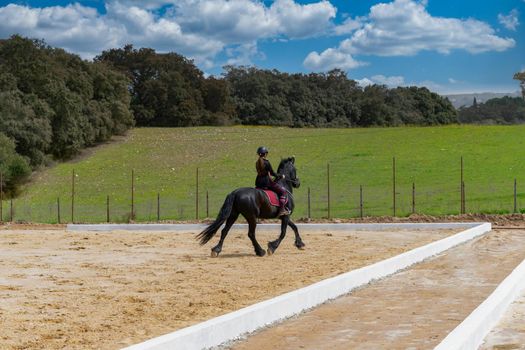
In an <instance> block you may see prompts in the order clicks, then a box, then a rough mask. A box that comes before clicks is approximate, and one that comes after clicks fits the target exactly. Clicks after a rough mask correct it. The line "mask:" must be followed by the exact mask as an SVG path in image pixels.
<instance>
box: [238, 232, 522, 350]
mask: <svg viewBox="0 0 525 350" xmlns="http://www.w3.org/2000/svg"><path fill="white" fill-rule="evenodd" d="M524 258H525V231H524V230H515V231H510V230H508V231H507V230H506V231H492V232H490V233H489V234H487V235H485V236H482V237H480V238H477V239H475V240H472V241H469V242H467V243H465V244H463V245H460V246H458V247H455V248H452V249H450V250H449V251H447V252H444V253H442V254H440V255H438V256H436V257H434V258H432V259H429V260H427V261H425V262H423V263H420V264H417V265H415V266H413V267H412V268H410V269H408V270H405V271H403V272H400V273H398V274H396V275H394V276H391V277H387V278H385V279H383V280H381V281H378V282H375V283H372V284H371V285H369V286H367V287H365V288H362V289H359V290H357V291H355V292H353V293H351V294H349V295H347V296H344V297H341V298H339V299H336V300H335V301H333V302H330V303H327V304H325V305H322V306H320V307H319V308H317V309H314V310H313V311H311V312H308V313H305V314H303V315H300V316H298V317H296V318H295V319H292V320H289V321H285V322H283V323H282V324H280V325H277V326H275V327H271V328H268V329H265V330H262V331H260V332H258V333H257V334H255V335H253V336H251V337H249V338H248V339H247V340H246V341H244V342H238V343H236V344H233V345H232V346H231V348H233V349H236V350H239V349H432V348H434V347H435V346H436V345H437V344H439V342H440V341H441V340H442V339H443V338H445V336H446V335H447V334H448V333H449V332H450V331H451V330H453V329H454V328H455V327H456V326H457V325H458V324H459V323H461V322H462V321H463V319H464V318H465V317H466V316H468V315H469V314H470V313H471V312H472V311H473V310H474V309H475V308H476V307H477V306H478V305H479V304H480V303H481V302H483V300H484V299H485V298H486V297H487V296H488V295H490V293H491V292H492V291H493V290H494V289H495V288H496V287H497V285H498V284H499V283H500V282H501V281H502V280H503V279H504V278H505V277H506V276H507V275H508V274H509V273H510V272H511V271H512V270H513V269H514V268H515V267H516V266H517V265H518V264H519V263H520V262H521V261H522V260H523V259H524Z"/></svg>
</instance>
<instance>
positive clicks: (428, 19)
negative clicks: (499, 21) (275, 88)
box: [305, 0, 516, 63]
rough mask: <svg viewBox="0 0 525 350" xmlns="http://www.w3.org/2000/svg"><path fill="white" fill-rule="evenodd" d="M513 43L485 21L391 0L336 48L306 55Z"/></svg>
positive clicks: (498, 47)
mask: <svg viewBox="0 0 525 350" xmlns="http://www.w3.org/2000/svg"><path fill="white" fill-rule="evenodd" d="M515 44H516V43H515V41H514V40H513V39H511V38H503V37H499V36H497V35H496V34H495V31H494V29H493V28H492V27H491V26H490V25H488V24H487V23H485V22H481V21H478V20H475V19H472V18H469V19H457V18H444V17H434V16H432V15H430V14H429V13H428V11H427V10H426V1H419V2H418V1H415V0H394V1H393V2H390V3H380V4H377V5H374V6H372V7H371V8H370V13H369V15H368V16H367V18H366V19H363V24H362V25H361V27H360V28H359V29H357V30H356V31H354V32H353V34H352V35H351V36H350V37H349V38H347V39H345V40H343V41H342V42H341V43H340V44H339V46H338V47H336V48H330V49H328V50H326V51H325V52H323V53H321V54H318V53H317V52H313V53H310V54H309V55H308V57H310V56H312V55H313V56H312V57H313V58H317V57H323V56H325V55H326V56H330V57H336V56H337V57H352V56H356V55H377V56H412V55H416V54H417V53H419V52H421V51H437V52H439V53H442V54H448V53H450V52H451V51H453V50H465V51H467V52H470V53H473V54H476V53H481V52H486V51H504V50H507V49H509V48H511V47H513V46H515ZM350 55H352V56H350ZM308 57H307V59H306V60H305V63H307V60H308Z"/></svg>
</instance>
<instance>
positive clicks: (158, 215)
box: [157, 192, 160, 221]
mask: <svg viewBox="0 0 525 350" xmlns="http://www.w3.org/2000/svg"><path fill="white" fill-rule="evenodd" d="M157 221H160V193H158V192H157Z"/></svg>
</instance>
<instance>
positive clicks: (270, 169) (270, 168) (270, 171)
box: [266, 161, 280, 178]
mask: <svg viewBox="0 0 525 350" xmlns="http://www.w3.org/2000/svg"><path fill="white" fill-rule="evenodd" d="M266 169H267V170H268V172H269V173H270V175H272V176H273V177H275V178H279V177H280V176H279V175H277V174H276V173H275V171H273V168H272V164H270V162H269V161H267V162H266Z"/></svg>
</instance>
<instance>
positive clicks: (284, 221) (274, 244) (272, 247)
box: [268, 215, 290, 255]
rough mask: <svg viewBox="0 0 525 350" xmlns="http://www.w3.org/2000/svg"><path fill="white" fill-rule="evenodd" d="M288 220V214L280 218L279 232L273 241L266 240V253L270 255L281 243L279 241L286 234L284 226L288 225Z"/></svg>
mask: <svg viewBox="0 0 525 350" xmlns="http://www.w3.org/2000/svg"><path fill="white" fill-rule="evenodd" d="M289 221H290V217H289V216H288V215H286V216H283V217H282V218H281V234H280V235H279V238H277V239H276V240H275V241H271V242H268V255H272V254H273V253H274V252H275V251H276V250H277V248H278V247H279V244H281V241H282V240H283V239H284V236H286V227H287V226H288V222H289Z"/></svg>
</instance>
